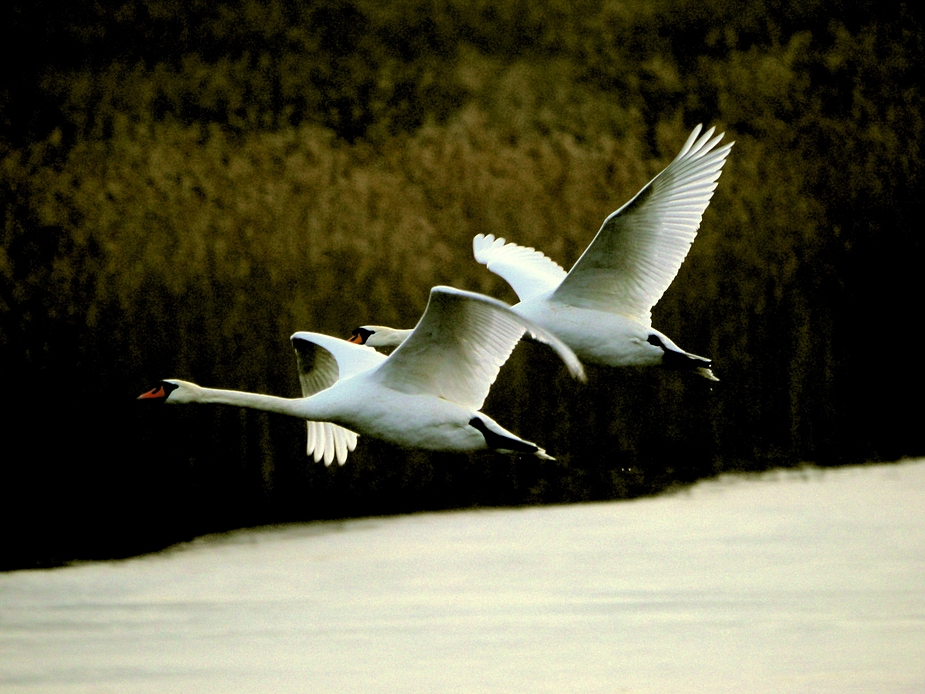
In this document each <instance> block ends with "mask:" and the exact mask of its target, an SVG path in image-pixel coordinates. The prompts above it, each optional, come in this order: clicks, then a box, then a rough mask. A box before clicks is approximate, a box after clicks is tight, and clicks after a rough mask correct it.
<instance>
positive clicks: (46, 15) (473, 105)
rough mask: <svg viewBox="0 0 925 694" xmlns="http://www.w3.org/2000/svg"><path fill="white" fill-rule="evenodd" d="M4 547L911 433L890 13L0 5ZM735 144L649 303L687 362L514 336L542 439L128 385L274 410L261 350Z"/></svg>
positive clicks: (901, 15) (371, 504)
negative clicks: (535, 454)
mask: <svg viewBox="0 0 925 694" xmlns="http://www.w3.org/2000/svg"><path fill="white" fill-rule="evenodd" d="M0 27H2V29H0V31H2V33H3V35H2V36H0V46H2V47H3V48H2V50H3V51H4V53H5V55H4V63H3V64H4V66H5V67H4V70H3V75H2V78H0V80H2V81H0V203H2V210H3V217H2V219H3V225H2V229H0V239H2V243H0V364H2V370H3V371H2V373H3V399H4V408H3V410H4V415H3V420H2V421H3V425H2V426H3V433H4V440H5V441H4V443H5V445H4V448H3V450H4V454H3V462H2V465H0V493H2V500H0V501H2V509H3V510H2V516H0V522H2V532H3V540H2V547H0V568H5V569H10V568H21V567H28V566H49V565H54V564H58V563H62V562H67V561H71V560H74V559H93V558H107V557H116V556H127V555H130V554H135V553H139V552H145V551H150V550H155V549H158V548H160V547H163V546H165V545H167V544H170V543H173V542H177V541H181V540H184V539H188V538H190V537H193V536H195V535H198V534H202V533H206V532H215V531H221V530H225V529H229V528H234V527H241V526H246V525H255V524H264V523H275V522H287V521H298V520H308V519H316V518H335V517H343V516H353V515H364V514H384V513H396V512H406V511H413V510H421V509H440V508H449V507H465V506H479V505H497V504H502V505H515V504H534V503H557V502H568V501H581V500H590V499H613V498H625V497H631V496H638V495H641V494H650V493H655V492H658V491H660V490H663V489H666V488H669V487H671V486H673V485H678V484H685V483H689V482H691V481H694V480H696V479H699V478H702V477H704V476H709V475H714V474H717V473H721V472H724V471H734V470H761V469H766V468H768V467H772V466H779V465H797V464H802V463H805V462H811V463H815V464H820V465H836V464H844V463H857V462H867V461H879V460H896V459H899V458H902V457H904V456H915V455H921V454H923V452H925V436H923V433H922V425H921V420H922V406H921V404H920V403H921V399H922V393H923V368H922V356H921V354H920V347H919V342H918V337H917V335H918V332H919V328H918V326H919V323H921V315H922V309H921V302H922V294H923V292H922V279H921V267H922V261H923V242H922V230H921V225H922V219H923V218H925V217H923V214H922V213H923V210H922V184H921V171H922V166H921V161H922V157H921V146H922V142H923V137H922V134H923V133H922V124H923V115H922V114H923V113H925V110H923V99H922V86H921V84H922V79H921V76H922V74H925V72H923V69H925V65H923V50H922V49H923V45H922V40H923V31H922V24H921V21H920V19H919V17H918V14H913V13H912V11H911V10H909V8H908V6H907V5H906V4H905V3H899V4H896V3H874V2H835V3H833V2H825V3H823V2H804V1H801V2H790V1H782V2H752V3H747V4H746V5H745V6H743V5H742V4H740V3H732V2H723V1H721V0H706V1H704V0H681V1H677V2H667V1H666V2H652V1H651V0H628V1H627V2H624V3H619V4H618V3H603V2H571V1H569V2H532V1H531V2H519V1H511V2H502V3H487V2H472V1H471V0H446V1H445V2H438V1H434V2H424V1H421V2H414V1H412V2H403V3H386V2H373V1H366V0H353V1H341V2H301V3H286V2H257V1H252V0H241V1H239V2H232V3H225V4H222V5H216V4H215V3H211V2H189V3H174V2H169V1H167V0H151V1H138V2H131V1H129V2H113V3H105V4H93V3H67V4H59V3H51V2H29V3H23V2H14V3H12V5H8V6H5V9H3V10H2V19H0ZM701 122H702V123H704V124H705V125H707V126H710V125H716V126H717V128H718V129H720V130H725V131H726V132H727V138H729V139H734V140H735V141H736V145H735V147H734V148H733V150H732V153H731V156H730V158H729V161H728V163H727V165H726V167H725V170H724V173H723V175H722V177H721V179H720V182H719V187H718V189H717V192H716V194H715V196H714V198H713V202H712V204H711V206H710V208H709V209H708V210H707V213H706V215H705V217H704V221H703V225H702V227H701V233H700V235H699V236H698V240H697V241H696V243H695V244H694V246H693V249H692V251H691V254H690V256H689V257H688V260H687V261H686V262H685V265H684V266H683V268H682V270H681V273H680V274H679V276H678V279H677V281H676V282H675V283H674V284H673V285H672V287H671V288H670V289H669V291H668V293H667V294H666V295H665V297H664V299H663V300H662V301H661V302H660V303H659V304H658V306H657V307H656V309H655V311H654V325H655V327H657V328H659V329H661V330H662V331H663V332H665V333H667V334H668V335H669V336H671V337H672V338H673V339H674V340H675V341H676V342H677V343H678V344H679V345H681V346H682V347H684V348H685V349H688V350H690V351H692V352H695V353H698V354H704V355H708V356H711V357H713V358H714V360H715V367H714V370H715V372H716V374H717V375H718V376H719V378H720V379H721V382H720V383H718V384H715V385H712V384H709V383H707V382H706V381H705V380H703V379H698V378H696V377H692V376H688V377H685V376H684V375H680V374H675V373H670V372H666V371H662V370H658V369H648V370H638V369H624V370H612V369H603V368H593V367H592V368H589V375H590V383H589V384H588V385H587V386H581V385H580V384H577V383H575V382H573V381H571V380H570V379H569V378H568V377H567V375H566V374H564V372H563V369H562V367H561V365H560V364H559V363H558V361H557V360H556V359H555V358H554V357H552V356H550V354H549V353H548V352H547V351H545V350H544V349H542V348H541V347H539V346H537V345H533V344H522V345H521V346H519V347H518V348H517V350H516V351H515V354H514V357H513V358H512V360H511V361H510V362H509V363H508V365H507V366H505V368H504V369H503V370H502V372H501V375H500V377H499V379H498V381H497V382H496V385H495V387H494V389H493V391H492V393H491V395H490V397H489V399H488V401H487V403H486V406H485V408H484V409H485V411H486V412H487V413H489V414H491V415H492V416H493V417H495V418H496V419H497V420H498V421H499V422H500V423H501V424H502V425H503V426H505V427H508V428H510V429H511V430H512V431H515V432H517V433H518V434H520V435H522V436H524V437H525V438H528V439H531V440H535V441H537V442H539V443H540V444H541V445H543V446H544V447H545V448H546V449H547V450H548V451H549V452H550V453H551V454H553V455H555V456H556V457H557V460H556V461H554V462H552V461H539V460H537V459H534V458H532V457H530V458H519V457H507V456H501V455H495V454H490V453H482V454H477V455H471V456H457V455H432V454H425V453H421V452H407V451H401V450H397V449H395V448H393V447H391V446H388V445H386V444H383V443H381V442H377V441H373V440H370V439H368V438H365V437H363V438H361V439H360V444H359V446H358V449H357V451H356V452H355V453H354V454H352V456H351V458H350V460H349V462H348V463H347V465H346V466H344V467H342V468H338V467H336V466H335V467H332V468H325V467H324V466H323V465H320V464H315V463H313V462H311V460H310V459H309V458H307V457H306V456H305V453H304V447H305V427H304V424H303V423H301V422H299V421H297V420H289V419H286V418H282V417H278V416H272V415H267V414H263V413H258V412H249V411H238V410H235V409H232V408H223V407H205V408H182V407H175V408H170V407H165V408H155V407H145V406H143V405H142V404H141V403H138V402H136V401H135V397H136V396H137V395H138V394H139V393H141V392H142V391H143V390H146V389H148V388H149V387H151V386H152V385H153V384H154V382H156V381H157V380H158V379H160V378H164V377H179V378H185V379H188V380H193V381H196V382H198V383H201V384H203V385H209V386H214V387H225V388H235V389H241V390H253V391H259V392H268V393H274V394H279V395H290V396H295V395H297V394H298V392H299V388H298V381H297V378H296V373H295V360H294V355H293V354H292V353H291V349H290V346H289V343H288V336H289V335H290V334H291V333H292V332H294V331H296V330H315V331H322V332H330V333H332V334H335V335H340V336H344V337H346V336H347V335H349V332H350V330H351V329H352V328H353V327H355V326H356V325H359V324H364V323H383V324H391V325H396V326H398V327H410V326H412V325H413V324H414V322H415V321H416V320H417V317H418V316H419V315H420V313H421V311H422V310H423V308H424V306H425V304H426V300H427V294H428V291H429V289H430V287H431V286H433V285H435V284H450V285H454V286H458V287H462V288H468V289H473V290H478V291H484V292H486V293H489V294H492V295H494V296H498V297H499V298H503V299H506V300H513V299H514V296H513V294H512V292H511V291H510V289H509V288H508V287H507V286H506V285H505V284H504V282H503V281H502V280H500V279H499V278H497V277H495V276H493V275H492V274H491V273H489V272H488V271H487V270H485V268H483V267H482V266H480V265H478V264H476V263H475V262H474V260H473V259H472V257H471V238H472V236H473V235H475V234H476V233H479V232H482V233H494V234H496V235H499V236H504V237H506V238H508V239H509V240H512V241H515V242H517V243H520V244H522V245H527V246H535V247H537V248H539V249H541V250H543V251H544V252H545V253H547V254H548V255H550V256H551V257H552V258H553V259H555V260H556V261H557V262H559V263H560V264H562V265H564V266H565V267H569V266H570V265H571V263H573V262H574V261H575V260H576V259H577V257H578V255H579V254H580V253H581V251H582V250H583V249H584V248H585V246H586V245H587V244H588V242H589V241H590V240H591V239H592V238H593V235H594V233H595V232H596V230H597V229H598V227H599V225H600V223H601V221H602V220H603V218H604V217H605V216H606V215H607V214H609V213H610V212H611V211H613V210H614V209H616V208H617V207H618V206H619V205H621V204H622V203H623V202H625V201H626V200H627V199H628V198H629V197H630V196H631V195H632V194H634V193H635V192H636V191H637V190H638V189H639V188H640V187H641V186H642V185H643V184H644V183H645V182H646V181H648V180H649V178H651V176H653V175H654V174H655V173H657V172H658V171H659V170H660V169H661V168H663V167H664V166H665V165H666V164H667V163H668V162H669V161H670V160H671V159H672V158H673V157H674V155H675V154H676V153H677V151H678V149H679V148H680V146H681V145H682V144H683V142H684V140H685V139H686V137H687V134H688V133H689V131H690V129H691V128H692V127H693V126H694V125H696V124H697V123H701Z"/></svg>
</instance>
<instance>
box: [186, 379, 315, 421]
mask: <svg viewBox="0 0 925 694" xmlns="http://www.w3.org/2000/svg"><path fill="white" fill-rule="evenodd" d="M176 383H178V384H180V388H179V389H178V390H177V391H176V393H175V394H174V395H172V396H171V401H172V402H175V403H177V404H184V403H201V404H212V405H232V406H234V407H247V408H250V409H252V410H262V411H264V412H275V413H276V414H285V415H289V416H290V417H299V418H300V419H313V420H316V421H326V415H327V414H328V413H327V412H326V410H325V408H324V406H323V404H322V403H321V402H313V400H314V398H281V397H277V396H276V395H264V394H263V393H248V392H245V391H241V390H222V389H220V388H203V387H202V386H199V385H196V384H195V383H188V382H185V381H176Z"/></svg>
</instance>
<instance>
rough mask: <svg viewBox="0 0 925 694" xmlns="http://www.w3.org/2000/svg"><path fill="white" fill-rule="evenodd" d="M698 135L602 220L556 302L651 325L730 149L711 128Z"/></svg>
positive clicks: (557, 291) (698, 130) (693, 135)
mask: <svg viewBox="0 0 925 694" xmlns="http://www.w3.org/2000/svg"><path fill="white" fill-rule="evenodd" d="M700 129H701V126H699V125H698V126H697V127H696V128H694V131H693V132H692V133H691V135H690V137H689V138H688V139H687V142H686V143H685V145H684V147H683V148H682V150H681V152H680V154H678V156H677V157H675V160H674V161H673V162H671V164H669V165H668V166H667V167H666V168H665V169H663V170H662V172H661V173H659V174H658V175H657V176H656V177H655V178H653V179H652V180H651V181H649V183H648V184H647V185H646V186H645V187H644V188H643V189H642V190H640V191H639V192H638V193H637V194H636V196H635V197H634V198H633V199H632V200H630V201H629V202H628V203H626V204H625V205H624V206H623V207H621V208H620V209H619V210H617V211H616V212H614V213H613V214H611V215H610V216H609V217H607V219H605V220H604V224H603V226H601V229H600V231H599V232H598V233H597V236H596V237H595V238H594V241H592V242H591V245H590V246H588V248H587V249H586V250H585V252H584V254H582V256H581V257H580V258H579V259H578V262H576V263H575V265H574V267H572V269H571V271H570V272H569V273H568V275H567V276H566V278H565V279H564V280H563V281H562V284H561V285H560V286H559V288H558V289H557V290H556V292H555V294H554V295H553V297H552V298H553V299H554V300H556V301H561V302H562V303H566V304H569V305H572V306H581V307H585V308H595V309H598V310H603V311H610V312H612V313H622V314H624V315H627V316H631V317H634V318H637V319H642V320H644V321H646V322H648V321H651V310H652V307H653V306H654V305H655V304H656V302H658V300H659V299H660V298H661V297H662V294H664V293H665V290H666V289H668V286H669V285H670V284H671V282H672V280H674V278H675V275H677V273H678V270H679V269H680V267H681V263H683V262H684V258H685V257H686V256H687V252H688V250H690V247H691V244H692V243H693V242H694V237H695V236H696V235H697V229H698V227H699V226H700V220H701V218H702V217H703V212H704V210H706V208H707V205H709V204H710V198H711V197H712V196H713V191H714V189H715V188H716V182H717V180H718V179H719V175H720V173H721V171H722V168H723V163H724V162H725V161H726V156H727V155H728V154H729V149H730V148H731V147H732V144H733V143H729V144H727V145H723V146H722V147H719V148H716V145H717V144H719V142H720V140H722V138H723V134H724V133H720V134H719V135H717V136H716V137H713V130H714V129H713V128H710V129H709V130H708V131H707V132H706V133H705V134H704V135H703V136H701V137H699V138H698V135H699V134H700ZM714 148H715V149H714Z"/></svg>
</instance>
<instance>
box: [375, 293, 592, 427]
mask: <svg viewBox="0 0 925 694" xmlns="http://www.w3.org/2000/svg"><path fill="white" fill-rule="evenodd" d="M524 330H530V331H531V332H533V333H535V334H536V335H537V337H538V338H539V339H540V340H542V341H544V342H547V343H549V345H550V346H551V347H552V348H553V349H555V350H556V352H557V353H558V354H559V356H560V357H561V358H562V360H563V361H564V362H565V363H566V365H567V366H568V368H569V371H571V373H572V375H574V376H575V377H577V378H581V379H584V377H585V376H584V369H583V368H582V366H581V362H579V361H578V357H576V356H575V353H574V352H572V350H571V349H569V348H568V347H567V346H566V345H565V344H564V343H563V342H562V341H561V340H559V338H557V337H555V336H554V335H551V334H550V333H548V332H546V331H545V330H543V329H542V328H540V327H539V326H537V325H535V324H534V323H533V322H531V321H528V320H526V319H524V318H522V317H521V316H519V315H517V314H516V313H514V312H513V311H512V310H511V308H510V306H508V305H507V304H505V303H504V302H503V301H498V300H497V299H492V298H491V297H488V296H485V295H484V294H476V293H474V292H466V291H462V290H459V289H453V288H451V287H434V288H433V289H431V290H430V300H429V301H428V303H427V309H426V310H425V311H424V315H423V316H421V320H420V321H418V324H417V326H416V327H415V328H414V332H412V334H411V337H409V338H408V339H407V340H405V342H404V343H402V345H401V346H400V347H399V348H398V349H396V350H395V351H394V352H392V355H391V356H390V357H389V358H388V359H387V360H386V362H385V363H384V364H383V365H382V366H380V367H379V368H378V369H377V370H376V373H377V375H378V377H379V379H380V381H381V383H382V384H383V385H385V386H387V387H389V388H392V389H394V390H398V391H401V392H403V393H426V394H428V395H435V396H437V397H440V398H443V399H445V400H449V401H450V402H455V403H457V404H460V405H463V406H466V407H472V408H474V409H478V408H480V407H481V406H482V403H483V402H485V398H486V396H487V395H488V389H489V388H490V387H491V384H492V383H494V381H495V378H497V376H498V371H500V369H501V366H502V365H503V364H504V362H506V361H507V359H508V357H509V356H510V355H511V352H512V351H513V350H514V347H515V346H516V345H517V342H518V341H519V340H520V338H521V336H522V335H523V333H524Z"/></svg>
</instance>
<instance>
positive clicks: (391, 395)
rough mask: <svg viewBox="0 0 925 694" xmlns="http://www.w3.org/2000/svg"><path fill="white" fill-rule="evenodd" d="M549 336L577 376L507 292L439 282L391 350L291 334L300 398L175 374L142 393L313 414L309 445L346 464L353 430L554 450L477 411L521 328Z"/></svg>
mask: <svg viewBox="0 0 925 694" xmlns="http://www.w3.org/2000/svg"><path fill="white" fill-rule="evenodd" d="M525 329H526V330H530V331H531V332H533V333H535V334H537V335H538V336H539V337H540V339H541V340H543V341H544V342H548V343H549V345H550V346H551V347H552V348H553V349H555V350H556V352H557V353H558V354H559V356H560V357H561V358H562V359H563V361H564V362H565V363H566V365H567V366H568V369H569V371H570V372H571V373H572V375H573V376H575V377H576V378H580V379H582V380H584V377H585V376H584V369H583V368H582V366H581V362H579V361H578V358H577V357H576V356H575V354H574V352H572V350H570V349H569V348H568V347H567V346H566V345H564V344H563V343H562V342H561V341H560V340H559V339H558V338H556V337H555V336H553V335H550V334H548V333H547V331H545V330H544V329H543V328H541V327H540V326H538V325H534V324H533V323H532V322H531V321H529V320H525V319H524V318H522V317H521V316H518V315H517V314H516V313H514V312H513V311H511V309H510V307H509V306H507V304H505V303H504V302H501V301H498V300H497V299H492V298H490V297H487V296H483V295H481V294H476V293H473V292H465V291H460V290H457V289H452V288H450V287H434V288H433V289H432V290H431V292H430V300H429V301H428V303H427V309H426V310H425V311H424V315H423V316H422V317H421V319H420V321H419V322H418V324H417V326H416V327H415V329H414V330H413V331H411V335H410V337H408V339H407V340H405V341H404V343H403V344H402V345H401V347H400V348H399V349H397V350H395V352H393V353H392V354H391V355H390V356H388V357H385V356H383V355H381V354H378V353H377V352H376V351H375V350H373V349H371V348H369V347H363V346H359V345H355V344H350V343H349V342H347V341H345V340H340V339H338V338H334V337H330V336H328V335H320V334H318V333H308V332H298V333H295V334H294V335H293V336H292V338H291V339H292V343H293V346H294V347H295V350H296V356H297V359H298V364H299V380H300V382H301V385H302V392H303V395H304V396H305V397H302V398H281V397H276V396H272V395H262V394H259V393H246V392H241V391H233V390H216V389H212V388H203V387H201V386H198V385H196V384H193V383H188V382H186V381H180V380H176V379H170V380H165V381H161V382H160V383H159V384H158V386H157V387H155V388H154V389H152V390H151V391H149V392H147V393H144V394H143V395H141V396H140V399H145V400H160V401H163V402H167V403H173V404H180V403H215V404H223V405H237V406H240V407H250V408H254V409H258V410H265V411H267V412H277V413H280V414H287V415H291V416H294V417H300V418H302V419H307V420H309V429H308V432H309V433H308V452H309V453H310V454H314V456H315V459H316V460H318V459H320V458H324V460H325V462H326V463H328V464H330V462H331V461H332V460H333V459H335V458H336V459H337V461H338V463H340V464H343V463H344V462H345V461H346V459H347V453H348V451H350V450H353V449H354V447H355V446H356V436H357V434H356V433H354V432H358V433H360V434H363V435H368V436H374V437H376V438H380V439H383V440H385V441H389V442H391V443H394V444H397V445H400V446H403V447H407V448H422V449H427V450H435V451H455V452H466V451H475V450H481V449H485V448H491V449H495V450H499V451H502V452H522V453H532V454H533V455H536V456H538V457H540V458H546V459H548V458H549V456H548V455H547V454H546V452H545V451H544V450H543V449H542V448H540V447H539V446H537V445H536V444H534V443H531V442H529V441H524V440H523V439H521V438H520V437H518V436H516V435H514V434H512V433H511V432H509V431H507V430H505V429H504V428H502V427H501V426H500V425H499V424H498V423H497V422H495V421H494V420H493V419H491V417H489V416H487V415H485V414H483V413H481V412H479V411H478V410H479V408H480V407H481V406H482V403H483V402H484V401H485V398H486V396H487V395H488V390H489V388H490V387H491V384H492V383H493V382H494V380H495V378H497V376H498V372H499V370H500V369H501V366H502V365H503V364H504V362H506V361H507V359H508V357H509V356H510V354H511V352H512V351H513V349H514V347H515V346H516V344H517V342H518V341H519V340H520V338H521V336H522V335H523V333H524V330H525Z"/></svg>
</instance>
